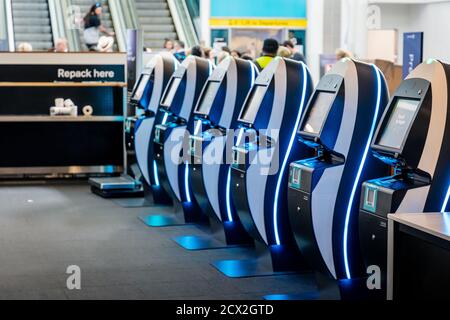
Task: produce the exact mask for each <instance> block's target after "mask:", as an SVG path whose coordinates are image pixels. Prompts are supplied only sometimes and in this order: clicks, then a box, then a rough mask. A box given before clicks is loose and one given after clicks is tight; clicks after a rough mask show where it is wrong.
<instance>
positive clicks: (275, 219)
mask: <svg viewBox="0 0 450 320" xmlns="http://www.w3.org/2000/svg"><path fill="white" fill-rule="evenodd" d="M302 70H303V78H302V81H303V88H302V100H301V103H300V109H299V110H298V114H297V120H296V121H295V126H294V128H293V130H292V135H291V140H290V141H289V146H288V149H287V151H286V155H285V157H284V160H283V164H282V166H281V169H280V175H279V177H278V182H277V187H276V189H275V199H274V202H273V229H274V233H275V242H276V244H277V245H281V241H280V234H279V232H278V198H279V196H280V189H281V183H282V181H283V176H284V174H283V172H284V170H285V169H286V166H287V162H288V160H289V155H290V153H291V150H292V146H293V145H294V141H295V136H296V135H297V128H298V126H299V125H300V120H301V118H302V114H303V109H304V107H305V103H306V89H307V86H308V74H307V71H306V67H305V65H304V64H303V63H302Z"/></svg>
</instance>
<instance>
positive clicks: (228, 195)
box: [226, 61, 256, 222]
mask: <svg viewBox="0 0 450 320" xmlns="http://www.w3.org/2000/svg"><path fill="white" fill-rule="evenodd" d="M249 63H250V69H251V87H253V85H254V84H255V68H256V66H255V65H254V64H253V62H251V61H249ZM244 131H245V130H244V128H241V129H240V131H239V136H238V139H237V145H238V146H239V145H240V144H241V141H242V137H243V135H244ZM226 188H227V189H226V206H227V216H228V221H229V222H233V214H232V211H231V167H230V168H229V170H228V176H227V186H226Z"/></svg>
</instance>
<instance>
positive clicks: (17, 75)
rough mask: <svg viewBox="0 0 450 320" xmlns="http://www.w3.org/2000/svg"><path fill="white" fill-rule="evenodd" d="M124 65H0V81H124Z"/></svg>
mask: <svg viewBox="0 0 450 320" xmlns="http://www.w3.org/2000/svg"><path fill="white" fill-rule="evenodd" d="M125 81H126V79H125V66H124V65H42V64H41V65H39V64H36V65H24V64H21V65H13V64H12V65H11V64H8V65H0V82H125Z"/></svg>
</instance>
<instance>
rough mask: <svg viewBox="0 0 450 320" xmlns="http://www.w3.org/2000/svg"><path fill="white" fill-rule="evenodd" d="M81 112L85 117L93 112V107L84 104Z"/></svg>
mask: <svg viewBox="0 0 450 320" xmlns="http://www.w3.org/2000/svg"><path fill="white" fill-rule="evenodd" d="M83 114H84V115H85V116H86V117H89V116H92V115H93V114H94V108H92V106H85V107H84V108H83Z"/></svg>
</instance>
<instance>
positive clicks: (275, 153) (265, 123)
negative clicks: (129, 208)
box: [213, 58, 313, 277]
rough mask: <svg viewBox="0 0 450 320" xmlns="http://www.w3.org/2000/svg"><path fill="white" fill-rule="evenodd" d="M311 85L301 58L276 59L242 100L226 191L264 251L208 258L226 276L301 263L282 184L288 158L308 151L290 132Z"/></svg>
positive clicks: (260, 272) (260, 273)
mask: <svg viewBox="0 0 450 320" xmlns="http://www.w3.org/2000/svg"><path fill="white" fill-rule="evenodd" d="M312 89H313V85H312V81H311V77H310V74H309V71H308V69H307V67H306V66H305V65H304V64H303V63H299V62H295V61H293V60H289V59H282V58H276V59H274V61H272V62H271V63H270V64H269V65H268V66H267V67H266V68H265V69H264V70H263V71H262V72H261V74H260V75H259V77H258V78H257V80H256V82H255V85H254V86H253V88H252V90H251V92H250V94H249V96H248V98H247V100H246V102H245V104H244V107H243V109H242V111H241V114H240V117H239V124H240V127H241V129H240V131H239V134H238V138H237V141H236V144H235V147H233V164H232V169H231V174H230V176H231V181H230V193H231V198H232V201H233V203H234V206H235V209H236V213H237V215H238V217H239V219H240V221H241V223H242V224H243V226H244V228H245V229H246V230H247V232H248V233H249V234H250V235H251V236H252V237H253V238H254V239H256V240H257V242H256V247H257V251H259V250H261V252H262V253H263V255H260V256H259V259H256V260H225V261H216V262H214V263H213V266H214V267H216V268H217V269H218V270H220V271H221V272H222V273H224V274H225V275H227V276H229V277H251V276H265V275H271V274H274V272H288V271H289V272H290V271H293V270H301V269H304V267H305V266H304V264H303V261H302V260H303V259H302V257H301V255H300V253H299V251H298V249H297V247H296V245H295V241H294V238H293V235H292V232H291V230H290V226H289V222H288V217H287V214H286V211H287V203H286V189H287V181H288V165H289V163H290V162H291V161H293V159H296V158H297V157H302V156H305V157H307V156H309V155H310V154H309V153H308V152H309V150H308V148H300V144H299V143H297V141H295V134H296V130H297V127H298V124H299V122H300V119H301V116H302V114H303V111H304V109H305V106H306V104H307V102H308V100H309V97H310V95H311V93H312ZM267 248H269V249H270V250H267ZM258 253H260V252H258ZM264 253H265V254H264ZM269 255H270V257H268V256H269ZM266 258H268V259H266ZM267 260H268V261H267Z"/></svg>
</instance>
